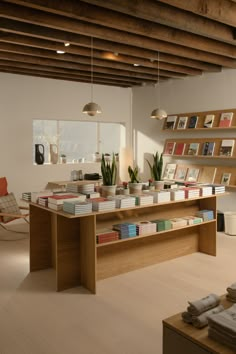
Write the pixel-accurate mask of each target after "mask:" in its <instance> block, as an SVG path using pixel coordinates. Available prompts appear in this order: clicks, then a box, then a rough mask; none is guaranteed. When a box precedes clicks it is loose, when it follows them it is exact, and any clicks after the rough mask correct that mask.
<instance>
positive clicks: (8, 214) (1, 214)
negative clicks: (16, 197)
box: [0, 213, 29, 219]
mask: <svg viewBox="0 0 236 354" xmlns="http://www.w3.org/2000/svg"><path fill="white" fill-rule="evenodd" d="M28 215H29V214H20V215H19V214H10V213H0V216H12V217H14V218H19V219H20V218H22V219H24V218H25V217H26V216H28Z"/></svg>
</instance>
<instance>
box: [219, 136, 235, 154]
mask: <svg viewBox="0 0 236 354" xmlns="http://www.w3.org/2000/svg"><path fill="white" fill-rule="evenodd" d="M233 149H234V140H230V139H224V140H222V142H221V146H220V156H228V157H230V156H232V154H233Z"/></svg>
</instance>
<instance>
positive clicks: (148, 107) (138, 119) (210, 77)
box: [133, 69, 236, 210]
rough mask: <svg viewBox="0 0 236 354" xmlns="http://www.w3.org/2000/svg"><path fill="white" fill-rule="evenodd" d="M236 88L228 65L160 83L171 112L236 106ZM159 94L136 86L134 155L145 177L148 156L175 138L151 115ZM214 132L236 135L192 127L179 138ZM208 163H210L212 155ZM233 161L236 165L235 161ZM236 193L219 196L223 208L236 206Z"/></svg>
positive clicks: (165, 105) (234, 73)
mask: <svg viewBox="0 0 236 354" xmlns="http://www.w3.org/2000/svg"><path fill="white" fill-rule="evenodd" d="M235 92H236V70H229V69H226V70H223V71H222V72H220V73H207V74H203V75H201V76H197V77H188V78H185V79H174V80H170V81H168V82H165V83H161V84H160V93H161V107H160V108H164V109H165V110H166V111H167V113H168V114H169V115H170V114H178V113H188V112H201V111H210V110H221V109H230V108H236V99H235ZM157 97H158V96H157V89H156V88H155V87H151V86H150V87H145V86H144V87H137V88H133V131H134V137H135V139H134V140H135V157H136V162H137V163H138V166H139V167H140V170H141V172H142V178H143V180H146V179H148V178H150V173H149V169H148V167H147V163H146V162H145V157H147V156H150V153H151V154H152V153H154V152H156V151H159V152H161V151H162V150H163V146H164V142H165V140H166V139H168V138H173V133H171V132H164V131H162V125H163V122H161V121H157V120H153V119H150V118H149V116H150V114H151V111H152V110H153V109H154V108H157V107H158V106H159V104H158V102H157ZM214 136H215V137H230V136H231V137H232V136H234V137H235V133H234V132H229V131H224V132H222V131H219V132H218V131H215V132H209V131H208V132H202V131H201V132H197V131H195V132H194V131H193V132H191V134H190V133H189V132H188V133H187V135H186V132H183V133H178V137H177V136H176V138H181V137H183V138H184V137H189V138H192V137H214ZM166 161H168V159H167V158H165V159H164V163H166ZM181 161H183V160H181ZM177 162H178V161H177ZM186 162H187V161H186ZM198 163H199V164H204V163H206V160H204V159H199V160H198ZM207 163H209V159H208V160H207ZM210 163H211V164H213V165H214V164H216V165H217V164H219V165H224V164H226V165H227V164H229V165H232V160H231V161H227V160H225V159H224V160H223V159H222V160H217V161H216V160H214V159H212V160H211V161H210ZM233 163H234V164H235V166H236V163H235V162H233ZM235 196H236V192H234V193H231V194H230V195H229V196H228V197H222V198H218V208H219V209H221V210H236V204H235V202H234V200H235Z"/></svg>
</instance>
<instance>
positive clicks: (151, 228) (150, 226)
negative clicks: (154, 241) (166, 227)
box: [136, 221, 156, 235]
mask: <svg viewBox="0 0 236 354" xmlns="http://www.w3.org/2000/svg"><path fill="white" fill-rule="evenodd" d="M136 230H137V235H145V234H151V233H153V232H156V225H155V224H154V223H152V222H151V221H139V222H137V223H136Z"/></svg>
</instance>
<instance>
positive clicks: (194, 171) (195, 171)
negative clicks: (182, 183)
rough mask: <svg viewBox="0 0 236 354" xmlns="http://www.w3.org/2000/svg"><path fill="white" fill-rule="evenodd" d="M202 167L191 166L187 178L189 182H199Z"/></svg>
mask: <svg viewBox="0 0 236 354" xmlns="http://www.w3.org/2000/svg"><path fill="white" fill-rule="evenodd" d="M199 172H200V169H199V168H195V167H189V169H188V172H187V176H186V180H187V181H188V182H197V179H198V175H199Z"/></svg>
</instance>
